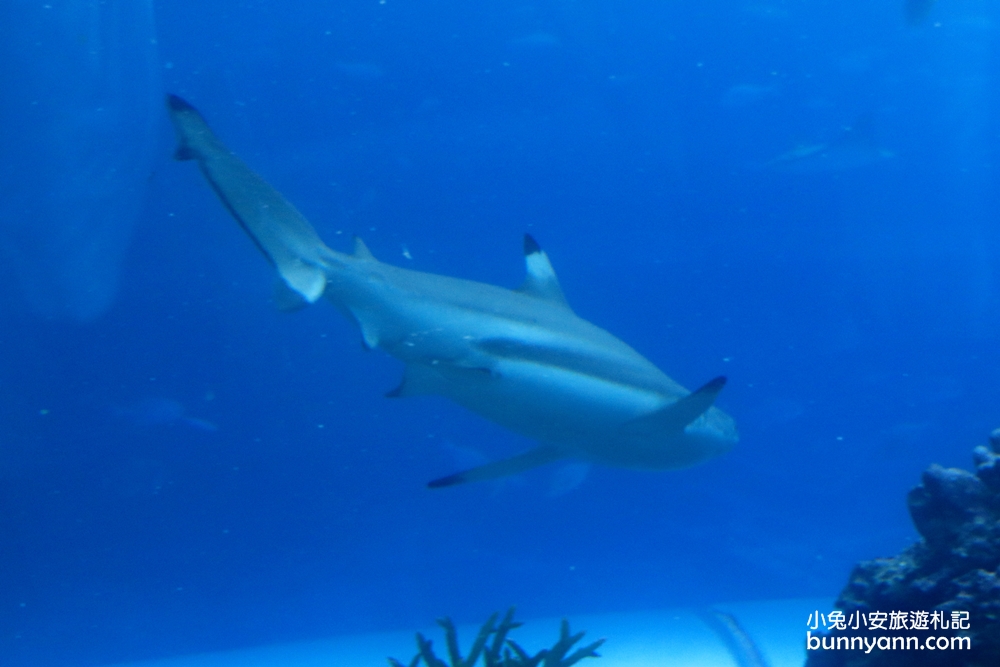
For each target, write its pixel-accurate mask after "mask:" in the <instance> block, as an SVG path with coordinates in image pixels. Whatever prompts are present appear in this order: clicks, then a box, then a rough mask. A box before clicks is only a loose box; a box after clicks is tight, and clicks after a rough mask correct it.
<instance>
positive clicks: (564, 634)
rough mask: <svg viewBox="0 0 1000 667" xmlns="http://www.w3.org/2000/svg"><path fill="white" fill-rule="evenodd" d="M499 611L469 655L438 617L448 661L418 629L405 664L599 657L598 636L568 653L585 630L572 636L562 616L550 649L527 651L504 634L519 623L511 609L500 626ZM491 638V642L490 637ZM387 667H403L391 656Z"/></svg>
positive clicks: (507, 663) (529, 664)
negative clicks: (556, 639)
mask: <svg viewBox="0 0 1000 667" xmlns="http://www.w3.org/2000/svg"><path fill="white" fill-rule="evenodd" d="M498 617H499V614H493V615H492V616H490V618H489V620H487V621H486V623H484V624H483V627H482V628H480V630H479V635H477V636H476V640H475V641H474V642H473V643H472V648H471V649H470V650H469V655H467V656H466V657H464V658H463V657H462V654H461V652H460V651H459V647H458V632H457V631H456V630H455V624H454V623H452V622H451V619H450V618H447V617H445V618H439V619H438V621H437V623H438V625H440V626H441V627H442V628H443V629H444V636H445V642H446V643H447V645H448V660H449V662H450V665H449V663H446V662H445V661H444V660H442V659H441V658H439V657H437V656H436V655H435V654H434V649H433V648H432V647H431V641H430V640H429V639H427V638H426V637H424V636H423V635H422V634H420V633H419V632H418V633H417V650H418V653H417V654H416V655H415V656H413V660H411V661H410V662H409V665H408V667H418V665H419V664H420V662H421V661H423V662H424V665H426V667H473V666H474V665H475V664H476V661H477V660H479V659H480V658H482V660H483V666H484V667H538V666H539V665H541V667H571V666H572V665H574V664H576V663H577V662H579V661H581V660H583V659H584V658H599V657H601V656H600V654H598V653H597V649H598V647H600V646H601V644H603V643H604V640H603V639H598V640H597V641H596V642H594V643H592V644H588V645H587V646H584V647H583V648H579V649H577V650H576V651H573V652H572V653H570V649H572V648H573V645H574V644H576V643H577V642H578V641H580V640H581V639H583V635H584V634H585V633H583V632H578V633H577V634H575V635H573V634H570V632H569V621H567V620H566V619H563V622H562V626H561V627H560V630H559V641H557V642H556V643H555V644H553V646H552V648H549V649H542V650H541V651H539V652H538V653H536V654H535V655H531V654H529V653H528V652H527V651H525V650H524V649H523V648H521V647H520V646H519V645H518V644H517V642H515V641H514V640H512V639H508V638H507V634H508V633H509V632H510V631H511V630H514V629H516V628H519V627H521V625H522V624H521V623H515V622H514V608H513V607H511V608H510V609H508V610H507V613H506V614H505V615H504V617H503V619H502V620H501V621H500V625H497V618H498ZM491 637H492V641H491V639H490V638H491ZM389 664H390V665H391V667H407V666H405V665H403V663H401V662H399V661H398V660H396V659H395V658H389Z"/></svg>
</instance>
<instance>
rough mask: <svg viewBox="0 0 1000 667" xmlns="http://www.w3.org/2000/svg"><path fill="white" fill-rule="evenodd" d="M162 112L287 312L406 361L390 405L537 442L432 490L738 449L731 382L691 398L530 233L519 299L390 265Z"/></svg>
mask: <svg viewBox="0 0 1000 667" xmlns="http://www.w3.org/2000/svg"><path fill="white" fill-rule="evenodd" d="M166 105H167V110H168V112H169V115H170V119H171V121H172V123H173V126H174V129H175V130H176V134H177V142H178V143H177V149H176V152H175V155H174V157H175V158H176V159H178V160H193V161H195V162H197V164H198V166H199V167H200V169H201V172H202V174H203V175H204V177H205V179H206V180H207V181H208V184H209V185H210V186H211V188H212V189H213V190H214V191H215V193H216V195H218V198H219V200H220V201H221V202H222V204H223V206H224V207H225V208H226V209H227V210H228V211H229V213H230V214H231V215H232V217H233V218H235V220H236V221H237V222H238V223H239V225H240V226H241V227H242V228H243V230H244V231H245V232H246V233H247V234H248V235H249V237H250V238H251V239H252V240H253V242H254V243H255V244H256V246H257V248H258V249H259V250H260V251H261V253H262V254H263V255H264V257H265V258H266V259H267V260H268V262H269V263H270V264H271V266H272V267H273V268H274V270H275V271H276V273H277V277H278V280H277V281H276V284H277V288H276V289H277V292H278V294H279V296H278V298H277V299H276V300H277V301H278V303H279V305H280V306H283V307H284V308H287V309H293V308H297V307H303V306H306V305H308V304H311V303H314V302H316V301H318V300H319V299H320V298H322V297H325V298H326V299H327V300H328V301H330V302H331V303H332V304H333V305H334V306H336V308H337V309H338V310H340V311H341V312H342V313H343V314H344V315H345V316H346V317H347V318H348V320H350V321H352V322H354V323H355V324H356V325H357V328H358V330H359V331H360V333H361V340H362V343H363V344H364V346H365V347H366V348H368V349H379V350H382V351H384V352H386V353H388V354H389V355H391V356H393V357H395V358H396V359H398V360H400V361H401V362H403V364H405V370H404V373H403V378H402V381H401V382H400V384H399V386H397V387H396V388H394V389H392V390H391V391H389V392H388V393H387V394H386V395H387V396H388V397H390V398H393V399H400V398H404V397H411V396H421V395H438V396H444V397H446V398H449V399H451V400H452V401H454V402H456V403H458V404H459V405H461V406H463V407H465V408H467V409H469V410H471V411H472V412H475V413H477V414H479V415H481V416H482V417H485V418H486V419H489V420H491V421H493V422H495V423H497V424H500V425H501V426H504V427H506V428H507V429H509V430H511V431H513V432H515V433H518V434H521V435H524V436H527V437H528V438H530V439H532V440H534V441H535V442H537V443H538V444H537V446H535V447H532V448H530V449H528V450H527V451H524V452H522V453H520V454H517V455H515V456H512V457H510V458H506V459H501V460H496V461H490V462H487V463H483V464H481V465H477V466H475V467H472V468H469V469H466V470H461V471H459V472H456V473H453V474H450V475H447V476H445V477H441V478H438V479H434V480H432V481H430V482H429V483H428V486H429V487H431V488H440V487H448V486H453V485H457V484H462V483H467V482H477V481H483V480H489V479H497V478H500V477H504V476H507V475H513V474H517V473H520V472H523V471H526V470H529V469H531V468H535V467H538V466H542V465H545V464H548V463H552V462H555V461H558V460H561V459H576V460H582V461H586V462H590V463H599V464H604V465H610V466H619V467H627V468H638V469H652V470H667V469H677V468H684V467H688V466H692V465H695V464H698V463H701V462H703V461H706V460H708V459H711V458H713V457H715V456H718V455H720V454H723V453H725V452H727V451H729V450H730V449H732V447H733V446H734V445H735V444H736V442H737V440H738V435H737V431H736V426H735V423H734V421H733V419H732V417H730V416H729V415H728V414H726V413H725V412H723V411H722V410H720V409H719V408H718V407H716V406H715V405H714V402H715V399H716V396H717V395H718V394H719V392H720V391H721V390H722V388H723V386H724V385H725V384H726V378H725V377H724V376H719V377H716V378H714V379H712V380H710V381H708V382H706V383H705V384H704V385H703V386H701V387H700V388H698V389H696V390H695V391H693V392H692V391H688V390H687V389H685V388H684V387H682V386H681V385H680V384H678V383H677V382H675V381H674V380H672V379H671V378H670V377H668V376H667V375H666V374H665V373H663V372H662V371H661V370H660V369H659V368H657V367H656V366H655V365H654V364H653V363H652V362H650V361H648V360H647V359H646V358H645V357H643V356H642V355H640V354H639V353H638V352H636V351H635V350H634V349H632V348H631V347H629V346H628V345H627V344H625V343H624V342H622V341H621V340H619V339H618V338H616V337H615V336H613V335H612V334H610V333H608V332H607V331H605V330H604V329H601V328H600V327H598V326H596V325H594V324H591V323H590V322H588V321H586V320H584V319H582V318H581V317H579V316H577V315H576V314H575V313H574V312H573V310H572V309H571V308H570V306H569V304H568V303H567V301H566V298H565V296H564V295H563V291H562V288H561V287H560V284H559V280H558V278H557V277H556V274H555V271H554V270H553V268H552V264H551V262H550V261H549V257H548V255H547V254H546V252H545V251H543V250H542V249H541V247H540V246H539V245H538V243H537V242H536V241H535V239H534V238H532V237H531V236H530V235H525V237H524V261H525V267H526V277H525V279H524V282H523V283H522V284H521V285H520V286H519V287H518V288H516V289H507V288H504V287H498V286H494V285H489V284H485V283H480V282H475V281H471V280H465V279H462V278H453V277H450V276H443V275H437V274H432V273H425V272H421V271H415V270H411V269H406V268H402V267H398V266H394V265H391V264H387V263H384V262H381V261H379V260H377V259H376V258H375V257H374V256H373V255H372V253H371V252H370V251H369V249H368V248H367V246H366V245H365V243H364V242H363V241H362V240H361V239H360V238H357V237H355V240H354V248H353V251H352V252H349V253H348V252H340V251H337V250H333V249H331V248H329V247H327V245H326V244H325V243H324V242H323V241H322V240H321V238H320V237H319V235H318V234H317V232H316V230H315V229H314V228H313V226H312V225H311V224H310V223H309V222H308V221H307V220H306V218H305V217H304V216H303V215H302V214H301V213H299V211H298V210H296V208H295V207H294V206H293V205H292V204H291V203H290V202H289V201H288V200H286V199H285V197H284V196H283V195H282V194H281V193H279V192H278V191H277V190H276V189H275V188H274V187H272V186H271V185H270V184H268V183H267V182H266V181H265V180H264V179H263V178H262V177H260V176H258V175H257V174H256V173H255V172H254V171H252V170H251V168H250V167H249V166H247V164H245V163H244V162H243V160H241V159H240V158H239V157H237V156H236V155H235V154H234V153H232V152H231V151H230V150H229V149H228V148H227V147H226V146H225V144H223V143H222V141H221V140H220V139H219V138H218V137H217V136H216V135H215V134H214V133H213V131H212V130H211V129H210V127H209V125H208V123H207V122H206V121H205V119H204V117H203V116H202V115H201V114H200V113H199V112H198V111H197V110H196V109H195V108H194V107H193V106H192V105H191V104H190V103H188V102H187V101H185V100H184V99H182V98H180V97H178V96H176V95H168V96H167V100H166Z"/></svg>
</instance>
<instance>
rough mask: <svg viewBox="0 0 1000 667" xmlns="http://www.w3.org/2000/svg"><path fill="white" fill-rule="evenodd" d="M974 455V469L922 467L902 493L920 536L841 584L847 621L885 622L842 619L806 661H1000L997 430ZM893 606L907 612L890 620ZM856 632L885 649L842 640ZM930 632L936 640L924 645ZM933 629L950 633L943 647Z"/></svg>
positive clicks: (862, 664) (969, 666) (884, 666)
mask: <svg viewBox="0 0 1000 667" xmlns="http://www.w3.org/2000/svg"><path fill="white" fill-rule="evenodd" d="M973 460H974V461H975V463H976V472H975V474H972V473H970V472H966V471H965V470H958V469H955V468H942V467H941V466H939V465H932V466H931V467H930V468H928V469H927V470H926V471H925V472H924V474H923V480H922V483H921V484H920V485H918V486H917V487H916V488H914V489H913V490H911V491H910V493H909V495H908V497H907V503H908V505H909V509H910V516H911V517H912V518H913V524H914V526H916V528H917V531H918V532H919V533H920V535H921V537H922V539H921V540H920V541H918V542H916V543H915V544H913V545H912V546H910V547H909V548H907V549H905V550H904V551H903V552H902V553H901V554H899V555H898V556H895V557H894V558H877V559H875V560H870V561H865V562H863V563H861V564H859V565H857V566H856V567H855V568H854V571H853V572H852V573H851V577H850V580H849V582H848V584H847V586H846V588H844V590H843V591H842V592H841V594H840V598H839V599H838V600H837V603H836V608H837V609H839V610H840V611H842V612H843V613H844V618H845V619H852V618H853V619H860V618H864V619H869V618H871V614H872V613H873V612H884V613H886V614H887V615H888V617H889V620H890V622H888V623H885V628H886V629H876V630H873V629H871V628H870V627H867V628H866V627H864V626H860V627H859V629H851V628H852V627H853V625H852V624H849V625H848V627H847V628H841V629H829V630H827V631H824V632H823V633H822V634H821V635H820V636H819V639H818V640H817V639H815V638H814V639H813V642H812V644H813V645H812V646H811V647H807V648H808V649H811V650H807V654H808V659H807V661H806V666H807V667H839V666H843V667H897V666H898V667H903V666H905V667H925V666H926V667H930V666H934V667H938V666H940V667H997V666H1000V576H998V575H1000V429H997V430H995V431H993V433H991V434H990V447H983V446H980V447H976V448H975V450H974V451H973ZM893 612H905V613H903V614H902V615H896V623H892V622H891V619H892V613H893ZM925 612H926V614H925ZM965 612H968V616H967V617H966V616H965ZM883 618H885V617H884V616H883ZM966 618H967V621H963V620H961V619H966ZM956 619H958V620H959V624H958V625H957V627H956V625H955V623H954V621H955V620H956ZM892 626H896V627H895V629H889V628H891V627H892ZM859 636H860V637H864V638H868V640H869V641H875V640H878V638H879V637H883V638H888V639H887V640H886V639H883V640H882V642H883V647H879V646H874V647H873V649H867V648H862V647H858V648H849V643H848V641H849V639H850V638H852V637H859ZM909 637H915V638H916V640H915V641H913V642H912V644H911V646H912V647H911V648H903V647H904V646H905V643H904V642H905V639H904V640H902V641H899V643H898V645H897V646H898V648H896V647H893V646H892V644H891V642H892V641H893V639H894V638H909ZM929 637H931V638H934V639H932V641H935V642H937V644H936V645H935V646H933V647H928V646H927V644H926V642H927V639H928V638H929ZM940 637H947V638H948V640H949V642H948V647H947V648H943V649H942V648H941V647H942V646H943V645H944V643H943V642H942V640H939V639H936V638H940ZM963 637H967V638H968V642H965V640H962V639H959V640H957V642H956V643H955V647H952V645H951V638H963ZM838 638H840V639H841V640H842V641H843V638H848V641H844V643H843V645H842V646H843V648H834V647H835V646H837V645H836V643H835V642H836V641H837V639H838ZM817 641H819V642H820V643H819V644H818V645H817V643H816V642H817ZM824 641H825V642H826V644H823V642H824ZM963 644H964V645H963ZM826 646H829V647H830V648H825V647H826Z"/></svg>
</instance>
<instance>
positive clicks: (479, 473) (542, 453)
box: [427, 445, 565, 489]
mask: <svg viewBox="0 0 1000 667" xmlns="http://www.w3.org/2000/svg"><path fill="white" fill-rule="evenodd" d="M564 456H565V454H564V453H563V452H562V450H560V449H559V448H557V447H552V446H551V445H542V446H541V447H535V448H534V449H529V450H528V451H526V452H524V453H523V454H518V455H517V456H513V457H511V458H509V459H504V460H502V461H494V462H493V463H487V464H486V465H482V466H479V467H477V468H470V469H469V470H463V471H462V472H457V473H455V474H454V475H448V476H447V477H441V478H439V479H435V480H432V481H430V482H428V483H427V486H428V487H429V488H432V489H438V488H441V487H443V486H454V485H456V484H465V483H466V482H482V481H484V480H487V479H496V478H498V477H506V476H507V475H516V474H517V473H519V472H524V471H525V470H530V469H532V468H537V467H538V466H541V465H545V464H546V463H552V462H553V461H558V460H559V459H561V458H563V457H564Z"/></svg>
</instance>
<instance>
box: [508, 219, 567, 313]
mask: <svg viewBox="0 0 1000 667" xmlns="http://www.w3.org/2000/svg"><path fill="white" fill-rule="evenodd" d="M524 266H525V269H526V271H527V275H525V277H524V282H523V283H521V286H520V287H518V288H517V289H518V291H520V292H523V293H525V294H530V295H531V296H534V297H537V298H539V299H545V300H546V301H551V302H553V303H557V304H559V305H561V306H566V307H567V308H569V304H567V303H566V297H565V296H563V291H562V288H561V287H560V286H559V279H558V278H556V272H555V270H554V269H553V268H552V263H551V262H550V261H549V256H548V255H546V254H545V251H544V250H542V248H541V246H539V245H538V242H537V241H535V239H533V238H532V237H531V234H525V235H524Z"/></svg>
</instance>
